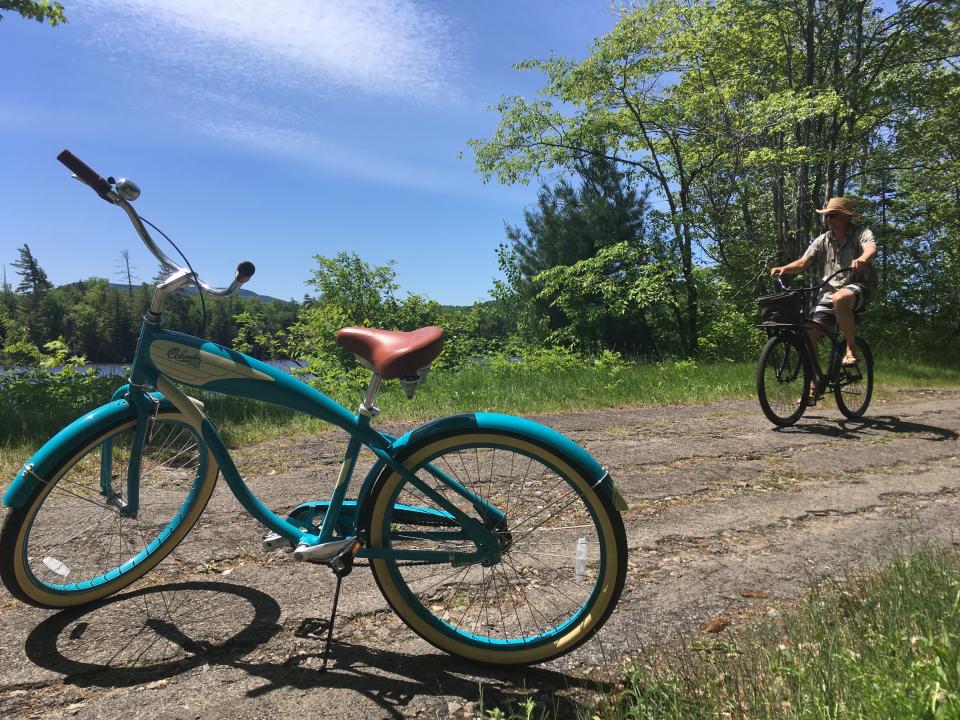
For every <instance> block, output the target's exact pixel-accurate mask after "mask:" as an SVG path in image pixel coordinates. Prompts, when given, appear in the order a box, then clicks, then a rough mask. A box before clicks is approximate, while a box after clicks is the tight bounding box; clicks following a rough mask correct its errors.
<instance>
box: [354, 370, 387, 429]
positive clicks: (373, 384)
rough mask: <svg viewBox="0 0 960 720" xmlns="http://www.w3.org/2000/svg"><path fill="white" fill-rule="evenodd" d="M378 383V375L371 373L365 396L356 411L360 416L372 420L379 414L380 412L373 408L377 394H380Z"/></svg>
mask: <svg viewBox="0 0 960 720" xmlns="http://www.w3.org/2000/svg"><path fill="white" fill-rule="evenodd" d="M380 382H381V377H380V375H379V373H373V376H372V377H371V378H370V384H369V385H367V395H366V397H364V398H363V402H362V403H360V408H359V410H357V412H359V413H360V414H361V415H366V416H367V417H369V418H373V417H376V416H377V414H378V413H379V412H380V410H379V409H378V408H377V407H375V406H374V403H375V402H376V401H377V394H378V393H379V392H380Z"/></svg>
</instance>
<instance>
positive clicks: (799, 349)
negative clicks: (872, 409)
mask: <svg viewBox="0 0 960 720" xmlns="http://www.w3.org/2000/svg"><path fill="white" fill-rule="evenodd" d="M851 270H852V268H843V269H842V270H838V271H837V272H835V273H834V274H833V275H831V276H830V277H828V278H827V279H826V280H824V281H823V282H822V283H820V284H819V285H811V286H807V287H797V288H793V287H790V286H789V285H788V283H786V282H784V281H783V279H782V277H781V276H777V277H776V280H777V282H778V283H779V285H780V288H781V291H780V292H777V293H775V294H773V295H767V296H765V297H762V298H760V300H759V303H760V320H761V322H760V327H762V328H763V329H764V330H766V332H767V335H768V336H769V340H767V344H766V345H764V347H763V351H762V352H761V353H760V359H759V360H758V361H757V397H758V399H759V400H760V407H761V408H762V409H763V414H764V415H766V416H767V418H768V419H769V420H770V422H772V423H773V424H774V425H778V426H780V427H787V426H789V425H793V424H794V423H795V422H797V420H799V419H800V417H801V416H802V415H803V413H804V411H805V410H806V409H807V407H808V406H810V405H813V404H815V403H816V401H818V400H819V399H820V398H822V397H823V396H824V395H825V394H826V393H827V392H829V391H830V390H833V394H834V397H835V398H836V400H837V407H838V408H840V412H842V413H843V414H844V415H845V416H846V417H848V418H858V417H861V416H862V415H863V414H864V413H865V412H866V411H867V407H868V406H869V405H870V398H871V397H872V395H873V353H871V352H870V346H869V345H868V344H867V341H866V340H864V339H863V338H862V337H860V336H859V335H858V336H857V340H856V355H857V363H856V365H843V357H844V355H845V354H846V341H845V340H844V338H843V335H842V334H841V333H840V332H839V330H834V329H833V328H831V327H828V326H826V325H823V324H822V323H819V322H817V321H816V320H812V319H810V318H808V317H806V315H805V313H804V308H805V307H806V305H807V302H806V298H807V297H808V296H809V295H811V294H813V293H816V292H819V290H820V288H822V287H823V286H824V285H826V284H827V283H828V282H830V280H832V279H833V278H834V277H836V276H837V275H840V274H841V273H845V272H850V271H851ZM856 317H857V321H858V322H859V320H860V312H858V313H857V314H856ZM814 327H815V328H817V329H818V330H820V331H821V332H822V333H823V334H824V335H825V336H826V337H827V338H828V339H829V341H830V343H831V348H830V357H829V360H828V362H827V368H826V371H825V372H824V371H823V370H822V369H821V364H820V358H819V355H818V353H817V349H816V347H815V346H814V344H813V342H812V341H811V340H810V336H809V334H808V333H807V330H808V329H810V328H814ZM811 386H812V387H813V390H812V392H813V397H812V398H811Z"/></svg>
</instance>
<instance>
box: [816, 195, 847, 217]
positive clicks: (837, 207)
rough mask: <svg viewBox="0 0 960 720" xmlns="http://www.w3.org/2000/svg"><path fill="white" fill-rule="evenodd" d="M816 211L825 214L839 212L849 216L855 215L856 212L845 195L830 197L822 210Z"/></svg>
mask: <svg viewBox="0 0 960 720" xmlns="http://www.w3.org/2000/svg"><path fill="white" fill-rule="evenodd" d="M816 212H818V213H820V214H821V215H826V214H828V213H840V214H842V215H847V216H849V217H851V218H853V217H856V216H857V214H856V213H855V212H854V211H853V203H852V202H850V200H849V198H845V197H835V198H830V200H829V201H828V202H827V206H826V207H825V208H824V209H823V210H817V211H816Z"/></svg>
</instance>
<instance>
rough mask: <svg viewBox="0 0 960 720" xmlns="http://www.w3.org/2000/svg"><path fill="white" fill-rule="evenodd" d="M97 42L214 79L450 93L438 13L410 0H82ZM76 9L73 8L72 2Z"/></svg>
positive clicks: (451, 47) (448, 54) (446, 34)
mask: <svg viewBox="0 0 960 720" xmlns="http://www.w3.org/2000/svg"><path fill="white" fill-rule="evenodd" d="M81 7H83V8H84V12H85V11H87V10H89V11H90V12H91V13H92V17H91V18H90V19H91V20H92V21H93V22H96V23H97V24H98V25H100V27H101V28H102V29H103V30H104V32H102V33H100V34H99V37H100V39H101V41H102V42H103V44H104V46H105V47H106V48H110V50H111V51H113V52H116V51H117V50H118V48H119V49H120V51H121V52H123V54H131V53H132V54H134V55H135V56H142V55H144V54H146V55H149V56H150V57H149V58H148V59H149V60H150V61H152V62H159V63H166V64H171V65H179V66H180V67H181V68H182V69H187V71H188V72H190V71H192V72H193V73H195V74H196V75H197V76H198V77H204V78H206V79H208V80H209V79H211V76H214V77H216V78H217V79H218V80H219V81H220V82H221V83H224V82H225V83H226V84H228V85H229V84H232V83H241V84H243V85H249V84H250V83H251V82H257V83H259V84H260V85H261V86H270V87H274V88H284V87H285V88H293V89H297V90H300V89H303V88H304V87H312V88H313V89H314V91H315V92H318V93H322V92H323V89H324V87H326V86H334V87H336V89H338V90H343V89H352V90H355V91H359V92H361V93H368V94H372V95H379V96H390V97H393V98H406V99H416V100H421V101H422V100H434V101H436V100H444V99H448V98H449V97H450V96H451V95H456V87H457V82H456V81H455V77H456V75H457V72H458V67H457V63H456V55H457V54H456V51H455V42H454V39H453V33H452V29H451V26H450V23H449V21H448V19H447V18H446V17H445V16H443V15H441V14H439V13H437V12H435V11H431V10H429V9H427V8H425V7H423V6H422V5H420V4H417V3H416V2H414V1H413V0H350V1H349V2H334V1H332V0H309V1H304V0H300V1H299V2H296V1H294V0H272V1H271V2H263V1H262V0H88V2H87V3H86V4H85V6H81ZM78 9H80V8H78Z"/></svg>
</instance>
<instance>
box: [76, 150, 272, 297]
mask: <svg viewBox="0 0 960 720" xmlns="http://www.w3.org/2000/svg"><path fill="white" fill-rule="evenodd" d="M57 160H59V161H60V162H61V163H63V164H64V165H66V166H67V168H68V169H70V170H71V171H73V174H74V175H75V176H76V177H77V179H78V180H80V181H81V182H82V183H84V184H85V185H88V186H89V187H91V188H92V189H93V191H94V192H96V193H97V195H99V196H100V197H101V198H103V199H104V200H106V201H107V202H109V203H111V204H113V205H119V206H120V208H122V209H123V211H124V212H126V213H127V217H128V218H130V222H131V223H133V227H134V228H135V229H136V231H137V234H138V235H139V236H140V239H141V240H143V244H144V245H146V246H147V249H148V250H149V251H150V252H151V253H153V256H154V257H155V258H156V259H157V260H158V261H159V262H160V265H161V266H162V267H163V268H164V270H167V271H168V272H169V273H171V274H179V275H181V276H182V277H186V278H188V279H189V281H191V282H193V283H195V284H196V285H197V287H198V288H200V289H201V290H202V291H203V292H206V293H207V294H209V295H216V296H221V295H229V294H230V293H232V292H234V291H235V290H236V289H237V288H239V287H240V286H241V285H243V284H244V283H245V282H247V281H248V280H249V279H250V278H252V277H253V274H254V273H255V272H256V270H257V269H256V267H255V266H254V264H253V263H252V262H250V261H249V260H244V261H243V262H241V263H240V264H239V265H237V271H236V273H235V274H234V277H233V282H232V283H230V285H228V286H227V287H225V288H215V287H212V286H210V285H207V284H206V283H205V282H203V281H202V280H201V279H200V278H199V277H198V276H197V274H196V273H195V272H193V270H188V269H187V268H184V267H180V265H178V264H177V263H175V262H174V261H173V260H171V259H170V258H169V257H168V256H167V254H166V253H165V252H163V250H161V249H160V248H159V247H157V244H156V242H154V240H153V238H152V237H151V236H150V233H149V232H147V228H146V227H144V224H143V220H142V219H141V217H140V216H139V215H138V214H137V211H136V210H134V209H133V206H132V205H131V204H130V202H129V201H128V200H127V199H126V198H124V197H123V196H122V195H120V194H119V193H118V192H116V191H115V190H114V188H113V184H114V180H113V178H107V179H104V178H103V177H102V176H101V175H99V174H98V173H97V172H96V171H95V170H93V169H92V168H91V167H90V166H89V165H87V164H86V163H85V162H83V161H82V160H81V159H80V158H78V157H77V156H76V155H74V154H73V153H72V152H70V151H69V150H63V151H62V152H61V153H60V154H59V155H57Z"/></svg>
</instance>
